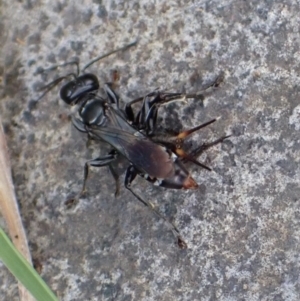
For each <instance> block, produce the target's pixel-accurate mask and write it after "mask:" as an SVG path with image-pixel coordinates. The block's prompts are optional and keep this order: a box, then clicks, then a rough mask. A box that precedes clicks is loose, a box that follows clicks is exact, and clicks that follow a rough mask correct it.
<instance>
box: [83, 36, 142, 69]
mask: <svg viewBox="0 0 300 301" xmlns="http://www.w3.org/2000/svg"><path fill="white" fill-rule="evenodd" d="M137 42H138V40H135V41H134V42H132V43H130V44H127V45H125V46H123V47H121V48H117V49H115V50H113V51H110V52H108V53H106V54H103V55H100V56H98V57H96V58H94V59H93V60H91V61H90V62H89V63H88V64H86V65H85V66H84V67H83V69H82V70H81V72H84V71H85V70H86V69H87V68H88V67H90V66H91V65H92V64H94V63H96V62H97V61H100V60H102V59H104V58H106V57H108V56H110V55H112V54H114V53H116V52H120V51H124V50H127V49H128V48H130V47H133V46H135V45H136V44H137Z"/></svg>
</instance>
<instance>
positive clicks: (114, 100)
mask: <svg viewBox="0 0 300 301" xmlns="http://www.w3.org/2000/svg"><path fill="white" fill-rule="evenodd" d="M112 85H113V84H112V83H106V84H105V85H104V90H105V93H106V96H107V98H108V100H109V102H110V103H111V104H115V105H116V108H117V109H119V99H120V97H119V96H118V95H117V94H116V92H115V91H114V90H113V89H112Z"/></svg>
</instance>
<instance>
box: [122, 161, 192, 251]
mask: <svg viewBox="0 0 300 301" xmlns="http://www.w3.org/2000/svg"><path fill="white" fill-rule="evenodd" d="M137 174H138V172H137V170H136V169H135V167H134V166H132V165H131V166H129V167H128V168H127V171H126V175H125V187H126V188H127V189H128V190H129V191H130V192H131V193H132V194H133V195H134V196H135V197H136V198H137V199H138V200H139V201H140V202H141V203H143V204H144V205H145V206H146V207H148V208H149V209H151V210H152V211H153V212H154V213H155V214H156V215H157V216H158V217H159V218H161V219H162V220H164V221H165V223H166V225H167V226H168V227H169V229H170V230H171V231H172V233H173V235H174V236H175V237H176V239H177V244H178V246H179V247H180V248H181V249H185V248H187V244H186V243H185V241H184V240H183V239H182V237H181V235H180V233H179V230H178V229H177V228H176V226H175V225H174V224H173V223H171V222H170V221H168V220H167V219H166V218H165V217H164V216H163V215H161V214H160V213H159V211H157V210H156V209H155V207H154V205H153V204H152V203H151V202H147V201H145V200H144V199H143V198H142V197H140V196H139V195H138V194H137V193H135V192H134V191H133V190H132V188H131V183H132V181H133V180H134V179H135V177H136V176H137Z"/></svg>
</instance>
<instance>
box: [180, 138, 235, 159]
mask: <svg viewBox="0 0 300 301" xmlns="http://www.w3.org/2000/svg"><path fill="white" fill-rule="evenodd" d="M229 137H231V135H227V136H222V137H220V138H218V139H216V140H214V141H212V142H210V143H203V144H202V145H200V146H198V147H197V148H195V149H194V150H193V151H192V152H191V153H190V154H189V156H191V157H192V158H196V157H199V156H200V155H201V154H202V153H203V152H204V151H206V150H207V149H209V148H211V147H212V146H215V145H217V144H219V143H222V142H223V141H224V140H225V139H227V138H229ZM183 161H187V160H186V159H185V158H184V159H183Z"/></svg>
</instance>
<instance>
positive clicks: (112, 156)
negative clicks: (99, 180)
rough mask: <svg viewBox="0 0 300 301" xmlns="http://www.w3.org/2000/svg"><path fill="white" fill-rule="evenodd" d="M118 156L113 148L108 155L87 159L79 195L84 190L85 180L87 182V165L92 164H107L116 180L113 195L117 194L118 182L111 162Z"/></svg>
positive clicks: (100, 165) (99, 165) (97, 165)
mask: <svg viewBox="0 0 300 301" xmlns="http://www.w3.org/2000/svg"><path fill="white" fill-rule="evenodd" d="M117 157H118V153H117V152H116V151H115V150H112V151H111V152H110V153H109V154H108V155H106V156H104V157H99V158H96V159H92V160H89V161H87V162H86V163H85V164H84V179H83V186H82V190H81V192H80V195H83V194H84V193H85V192H86V182H87V178H88V175H89V167H90V166H94V167H102V166H107V165H108V166H109V169H110V171H111V173H112V175H113V177H114V179H115V181H116V191H115V195H118V193H119V183H118V179H119V177H118V175H117V173H116V172H115V170H114V169H113V168H112V166H111V163H112V162H113V161H115V160H116V159H117Z"/></svg>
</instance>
